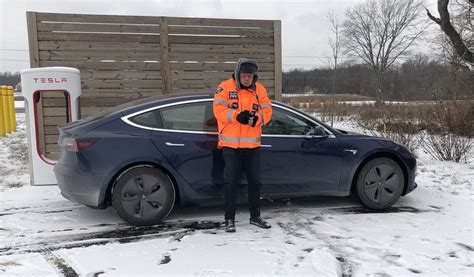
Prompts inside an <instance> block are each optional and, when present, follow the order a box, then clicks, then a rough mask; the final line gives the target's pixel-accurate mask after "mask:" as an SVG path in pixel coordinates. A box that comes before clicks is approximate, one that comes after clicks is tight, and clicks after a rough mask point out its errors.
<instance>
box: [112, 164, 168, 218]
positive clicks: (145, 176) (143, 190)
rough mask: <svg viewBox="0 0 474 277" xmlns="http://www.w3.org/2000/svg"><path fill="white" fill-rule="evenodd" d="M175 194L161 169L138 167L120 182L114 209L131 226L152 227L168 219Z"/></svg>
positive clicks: (115, 193) (113, 196) (114, 192)
mask: <svg viewBox="0 0 474 277" xmlns="http://www.w3.org/2000/svg"><path fill="white" fill-rule="evenodd" d="M175 194H176V193H175V190H174V187H173V184H172V183H171V181H170V179H169V178H168V176H166V175H165V174H164V173H163V172H161V171H160V170H159V169H156V168H150V167H137V168H133V169H131V170H129V171H127V172H126V173H124V174H123V175H121V176H120V177H119V179H118V180H117V182H116V184H115V187H114V190H113V195H112V206H113V207H114V208H115V211H116V212H117V214H118V215H119V216H120V217H121V218H122V219H124V220H125V221H127V222H128V223H130V224H133V225H152V224H157V223H159V222H161V221H162V220H163V219H164V218H166V216H168V214H169V213H170V211H171V209H172V208H173V205H174V201H175Z"/></svg>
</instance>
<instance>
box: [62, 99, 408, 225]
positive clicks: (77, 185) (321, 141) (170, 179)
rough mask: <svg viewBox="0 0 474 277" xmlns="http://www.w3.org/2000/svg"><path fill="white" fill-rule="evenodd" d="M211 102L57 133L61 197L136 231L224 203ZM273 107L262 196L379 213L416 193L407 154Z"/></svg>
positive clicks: (144, 103)
mask: <svg viewBox="0 0 474 277" xmlns="http://www.w3.org/2000/svg"><path fill="white" fill-rule="evenodd" d="M212 102H213V96H212V95H178V94H172V95H166V96H158V97H153V98H147V99H140V100H137V101H134V102H131V103H127V104H125V105H121V106H117V107H114V108H112V109H109V110H106V111H104V112H102V113H100V114H97V115H95V116H92V117H89V118H86V119H82V120H79V121H76V122H73V123H69V124H66V125H62V126H60V127H59V131H60V137H59V144H60V147H61V155H60V159H59V161H58V163H57V164H56V165H55V167H54V172H55V175H56V178H57V181H58V185H59V188H60V189H61V192H62V194H63V195H64V196H65V197H66V198H68V199H70V200H73V201H76V202H79V203H82V204H84V205H87V206H90V207H95V208H105V207H107V206H110V205H112V206H113V207H114V208H115V210H116V211H117V213H118V214H119V216H120V217H122V218H123V219H124V220H126V221H127V222H129V223H131V224H135V225H150V224H156V223H158V222H160V221H162V220H163V219H164V218H165V217H166V216H167V215H168V214H169V213H170V211H171V210H172V208H173V207H174V206H175V205H180V206H185V205H196V204H205V203H209V202H211V201H213V200H219V199H220V200H222V199H223V185H224V166H225V165H224V160H223V158H222V153H221V150H219V149H218V148H217V122H216V119H215V118H214V116H213V112H212ZM272 106H273V116H272V120H271V122H270V123H269V124H268V125H266V126H264V129H263V136H262V146H261V181H262V187H261V191H262V196H264V197H270V198H294V197H307V196H312V195H314V196H315V195H330V196H348V195H349V194H350V193H351V192H352V193H353V194H354V195H356V196H357V197H358V198H359V199H360V201H361V203H362V204H363V205H364V206H366V207H368V208H371V209H380V210H381V209H385V208H388V207H390V206H391V205H392V204H394V203H395V202H396V201H397V200H398V198H399V197H400V196H401V195H405V194H407V193H409V192H410V191H412V190H413V189H415V187H416V184H415V171H416V160H415V158H414V157H413V155H412V154H411V153H410V152H409V151H408V150H407V148H405V147H404V146H402V145H400V144H398V143H395V142H393V141H391V140H388V139H385V138H379V137H371V136H366V135H361V134H356V133H349V132H345V131H342V130H336V129H333V128H331V127H329V126H327V125H326V124H324V123H322V122H320V121H318V120H316V119H315V118H313V117H311V116H309V115H307V114H305V113H303V112H301V111H299V110H297V109H294V108H292V107H290V106H287V105H285V104H282V103H280V102H277V101H274V102H273V104H272ZM243 177H244V176H243ZM246 191H247V190H246V189H245V180H244V182H243V185H242V193H243V194H244V193H245V192H246ZM244 197H245V195H244Z"/></svg>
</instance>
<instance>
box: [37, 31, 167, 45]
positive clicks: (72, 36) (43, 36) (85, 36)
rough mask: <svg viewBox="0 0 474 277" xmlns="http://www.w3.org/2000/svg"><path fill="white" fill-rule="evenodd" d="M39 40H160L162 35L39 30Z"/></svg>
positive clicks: (155, 41)
mask: <svg viewBox="0 0 474 277" xmlns="http://www.w3.org/2000/svg"><path fill="white" fill-rule="evenodd" d="M38 40H40V41H43V40H46V41H48V40H49V41H50V40H67V41H97V42H135V41H141V42H154V43H157V42H159V41H160V36H159V35H157V34H154V35H134V34H119V33H117V34H94V33H51V32H38Z"/></svg>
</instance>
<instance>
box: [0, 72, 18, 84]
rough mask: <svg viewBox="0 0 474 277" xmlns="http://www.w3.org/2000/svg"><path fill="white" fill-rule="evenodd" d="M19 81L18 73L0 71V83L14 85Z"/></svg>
mask: <svg viewBox="0 0 474 277" xmlns="http://www.w3.org/2000/svg"><path fill="white" fill-rule="evenodd" d="M19 82H20V73H19V72H15V73H11V72H0V85H2V86H12V87H15V86H16V85H17V84H18V83H19Z"/></svg>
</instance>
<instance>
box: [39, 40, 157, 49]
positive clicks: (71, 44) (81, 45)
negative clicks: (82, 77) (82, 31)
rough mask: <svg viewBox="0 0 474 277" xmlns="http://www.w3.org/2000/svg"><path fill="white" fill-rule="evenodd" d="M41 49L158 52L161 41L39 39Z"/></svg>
mask: <svg viewBox="0 0 474 277" xmlns="http://www.w3.org/2000/svg"><path fill="white" fill-rule="evenodd" d="M39 49H40V50H57V51H60V50H64V51H71V50H78V51H85V50H88V51H89V50H90V51H96V50H107V51H124V50H127V49H128V50H130V49H133V50H134V51H137V50H139V51H142V52H145V51H151V52H158V51H159V50H160V44H159V43H142V42H139V41H137V42H121V43H117V42H94V41H79V42H78V41H63V40H52V41H39Z"/></svg>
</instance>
